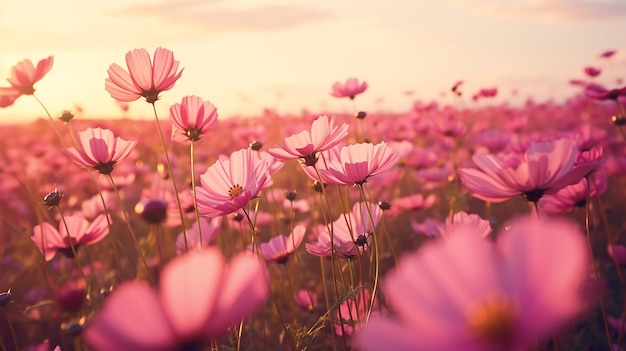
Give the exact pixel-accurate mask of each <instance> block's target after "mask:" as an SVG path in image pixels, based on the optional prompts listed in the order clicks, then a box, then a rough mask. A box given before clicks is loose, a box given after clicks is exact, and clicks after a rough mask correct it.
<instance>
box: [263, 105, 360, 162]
mask: <svg viewBox="0 0 626 351" xmlns="http://www.w3.org/2000/svg"><path fill="white" fill-rule="evenodd" d="M347 135H348V125H347V124H346V123H344V124H342V125H340V126H337V125H335V117H330V118H329V117H327V116H320V117H319V118H317V119H316V120H315V121H313V124H312V125H311V131H310V132H309V131H308V130H303V131H301V132H300V133H297V134H294V135H292V136H289V137H287V138H285V146H284V147H283V148H272V149H269V150H268V152H269V154H270V155H272V156H274V157H276V158H277V159H278V160H281V161H288V160H295V159H301V160H300V161H301V162H302V163H303V164H306V165H307V166H313V165H315V163H316V162H317V159H318V153H319V152H322V151H326V150H329V149H331V148H332V147H333V146H335V145H337V144H339V143H340V142H341V141H343V139H344V138H345V137H346V136H347Z"/></svg>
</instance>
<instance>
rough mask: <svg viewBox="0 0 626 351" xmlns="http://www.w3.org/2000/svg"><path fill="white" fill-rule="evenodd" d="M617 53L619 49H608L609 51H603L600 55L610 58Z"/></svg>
mask: <svg viewBox="0 0 626 351" xmlns="http://www.w3.org/2000/svg"><path fill="white" fill-rule="evenodd" d="M616 53H617V51H615V50H607V51H605V52H603V53H601V54H600V57H601V58H605V59H608V58H611V57H613V55H615V54H616Z"/></svg>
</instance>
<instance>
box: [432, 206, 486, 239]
mask: <svg viewBox="0 0 626 351" xmlns="http://www.w3.org/2000/svg"><path fill="white" fill-rule="evenodd" d="M491 230H492V229H491V224H490V223H489V221H488V220H485V219H482V218H481V217H480V216H479V215H477V214H475V213H472V214H469V213H467V212H457V213H455V214H454V215H453V216H452V219H450V217H448V218H447V219H446V221H445V222H444V223H443V225H442V226H441V227H440V228H439V235H440V236H441V237H443V238H449V237H450V236H452V235H456V234H457V233H465V232H471V233H472V235H478V236H479V237H481V238H484V237H486V236H488V235H489V234H491Z"/></svg>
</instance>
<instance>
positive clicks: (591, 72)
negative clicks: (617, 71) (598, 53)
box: [584, 66, 602, 78]
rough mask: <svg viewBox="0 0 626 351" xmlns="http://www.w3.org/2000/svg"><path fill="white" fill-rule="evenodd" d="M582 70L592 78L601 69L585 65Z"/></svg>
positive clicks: (598, 73) (600, 71)
mask: <svg viewBox="0 0 626 351" xmlns="http://www.w3.org/2000/svg"><path fill="white" fill-rule="evenodd" d="M584 71H585V74H586V75H588V76H589V77H592V78H593V77H597V76H599V75H600V73H602V69H600V68H597V67H591V66H587V67H585V69H584Z"/></svg>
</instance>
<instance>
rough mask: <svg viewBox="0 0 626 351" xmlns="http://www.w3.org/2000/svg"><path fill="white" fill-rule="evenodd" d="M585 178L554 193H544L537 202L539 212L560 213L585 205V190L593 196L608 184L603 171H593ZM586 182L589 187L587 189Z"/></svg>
mask: <svg viewBox="0 0 626 351" xmlns="http://www.w3.org/2000/svg"><path fill="white" fill-rule="evenodd" d="M588 179H590V180H591V182H590V183H589V182H588V181H587V178H583V179H581V180H580V182H578V183H576V184H572V185H568V186H566V187H564V188H563V189H561V190H559V191H558V192H556V193H554V194H546V195H545V196H543V197H542V198H541V199H540V200H539V202H538V204H539V210H540V212H541V213H547V214H552V215H554V214H560V213H566V212H569V211H571V210H573V209H574V208H576V207H579V208H580V207H585V205H586V204H587V192H589V197H590V198H594V197H596V196H600V195H602V194H604V192H605V191H606V188H607V186H608V178H607V176H606V173H604V172H600V171H598V172H594V173H592V174H591V176H589V177H588ZM588 184H591V188H589V189H587V186H588Z"/></svg>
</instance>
